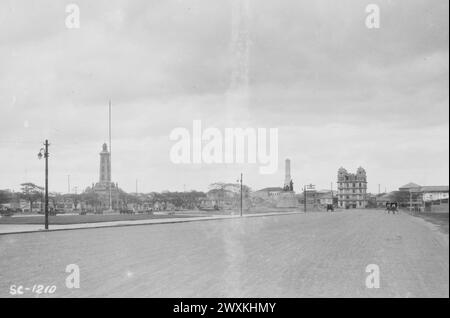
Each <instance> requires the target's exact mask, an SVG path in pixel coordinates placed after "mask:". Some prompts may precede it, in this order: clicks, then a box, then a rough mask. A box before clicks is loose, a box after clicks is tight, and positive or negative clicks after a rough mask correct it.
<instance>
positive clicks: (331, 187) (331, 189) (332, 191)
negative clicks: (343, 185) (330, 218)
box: [331, 182, 333, 205]
mask: <svg viewBox="0 0 450 318" xmlns="http://www.w3.org/2000/svg"><path fill="white" fill-rule="evenodd" d="M331 205H333V182H331Z"/></svg>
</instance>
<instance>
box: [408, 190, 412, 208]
mask: <svg viewBox="0 0 450 318" xmlns="http://www.w3.org/2000/svg"><path fill="white" fill-rule="evenodd" d="M409 212H410V213H411V212H412V191H411V190H409Z"/></svg>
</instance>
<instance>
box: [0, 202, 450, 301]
mask: <svg viewBox="0 0 450 318" xmlns="http://www.w3.org/2000/svg"><path fill="white" fill-rule="evenodd" d="M69 264H77V265H78V266H79V268H80V284H81V285H80V288H79V289H68V288H66V286H65V279H66V277H67V276H68V275H69V274H68V273H66V272H65V269H66V266H67V265H69ZM369 264H376V265H378V266H379V269H380V288H378V289H376V288H374V289H369V288H367V287H366V284H365V281H366V277H367V275H369V274H368V273H366V271H365V270H366V266H367V265H369ZM0 269H1V271H0V297H8V296H11V295H10V290H11V289H10V288H11V285H15V288H16V287H17V286H20V285H22V286H24V288H25V287H27V288H30V289H32V287H33V285H35V284H42V285H44V286H47V285H55V286H56V291H55V292H54V294H52V295H44V294H40V295H36V294H35V293H33V292H31V291H27V292H24V295H23V296H26V297H46V296H52V297H64V296H74V297H78V296H83V297H92V296H98V297H109V296H114V297H115V296H117V297H122V296H123V297H146V296H149V297H448V296H449V243H448V235H447V234H444V233H441V232H439V230H438V229H437V228H436V227H435V226H434V225H432V224H430V223H427V222H426V221H424V220H422V219H420V218H415V217H412V216H409V215H407V214H399V215H387V214H385V213H384V212H381V211H368V210H365V211H346V212H336V213H310V214H297V215H282V216H281V215H280V216H268V217H255V218H243V219H229V220H215V221H203V222H190V223H178V224H161V225H143V226H132V227H117V228H103V229H102V228H100V229H86V230H71V231H57V232H51V233H29V234H14V235H3V236H0Z"/></svg>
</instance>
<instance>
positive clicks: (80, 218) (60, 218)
mask: <svg viewBox="0 0 450 318" xmlns="http://www.w3.org/2000/svg"><path fill="white" fill-rule="evenodd" d="M183 217H190V215H186V214H171V215H168V214H162V215H161V214H157V215H154V214H132V215H129V214H128V215H127V214H109V215H108V214H107V215H101V214H87V215H54V216H49V223H50V224H61V225H63V224H80V223H98V222H114V221H132V220H150V219H167V218H183ZM43 223H44V216H43V215H33V216H23V217H1V218H0V224H43Z"/></svg>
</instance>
